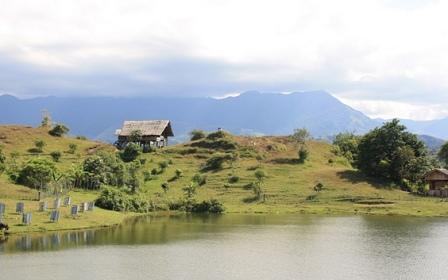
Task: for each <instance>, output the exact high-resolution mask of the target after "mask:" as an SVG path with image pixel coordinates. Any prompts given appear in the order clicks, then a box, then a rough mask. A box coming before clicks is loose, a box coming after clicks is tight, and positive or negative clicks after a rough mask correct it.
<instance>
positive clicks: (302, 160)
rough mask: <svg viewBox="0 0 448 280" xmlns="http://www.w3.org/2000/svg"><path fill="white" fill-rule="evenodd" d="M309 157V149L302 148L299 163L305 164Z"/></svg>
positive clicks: (299, 153)
mask: <svg viewBox="0 0 448 280" xmlns="http://www.w3.org/2000/svg"><path fill="white" fill-rule="evenodd" d="M308 155H309V152H308V149H307V148H306V147H305V146H302V147H300V149H299V152H298V156H299V163H305V161H306V160H307V158H308Z"/></svg>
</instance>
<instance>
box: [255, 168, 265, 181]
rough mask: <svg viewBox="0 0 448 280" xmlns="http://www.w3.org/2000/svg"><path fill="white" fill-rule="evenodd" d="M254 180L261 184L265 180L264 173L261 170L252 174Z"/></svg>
mask: <svg viewBox="0 0 448 280" xmlns="http://www.w3.org/2000/svg"><path fill="white" fill-rule="evenodd" d="M254 175H255V178H257V181H259V182H262V181H263V180H264V179H265V178H266V176H267V175H266V173H265V172H264V171H263V170H260V169H259V170H257V171H255V173H254Z"/></svg>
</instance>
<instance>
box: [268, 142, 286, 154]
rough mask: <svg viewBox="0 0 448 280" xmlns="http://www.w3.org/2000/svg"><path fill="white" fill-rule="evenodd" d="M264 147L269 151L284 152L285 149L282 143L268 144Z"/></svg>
mask: <svg viewBox="0 0 448 280" xmlns="http://www.w3.org/2000/svg"><path fill="white" fill-rule="evenodd" d="M266 149H267V150H268V151H269V152H285V151H286V150H287V148H286V145H285V144H282V143H273V144H268V145H267V146H266Z"/></svg>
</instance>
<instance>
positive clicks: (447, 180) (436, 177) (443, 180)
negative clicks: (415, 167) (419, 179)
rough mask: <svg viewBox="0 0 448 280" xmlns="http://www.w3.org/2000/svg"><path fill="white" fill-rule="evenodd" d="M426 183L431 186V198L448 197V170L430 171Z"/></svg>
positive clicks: (426, 176)
mask: <svg viewBox="0 0 448 280" xmlns="http://www.w3.org/2000/svg"><path fill="white" fill-rule="evenodd" d="M425 179H426V182H428V184H429V192H428V194H429V195H430V196H443V197H447V196H448V170H447V169H443V168H439V169H434V170H431V171H429V172H428V173H427V174H426V175H425Z"/></svg>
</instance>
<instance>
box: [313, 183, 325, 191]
mask: <svg viewBox="0 0 448 280" xmlns="http://www.w3.org/2000/svg"><path fill="white" fill-rule="evenodd" d="M323 189H324V184H322V183H321V182H318V183H317V184H316V185H314V187H313V190H314V191H315V192H317V193H318V192H321V191H322V190H323Z"/></svg>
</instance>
